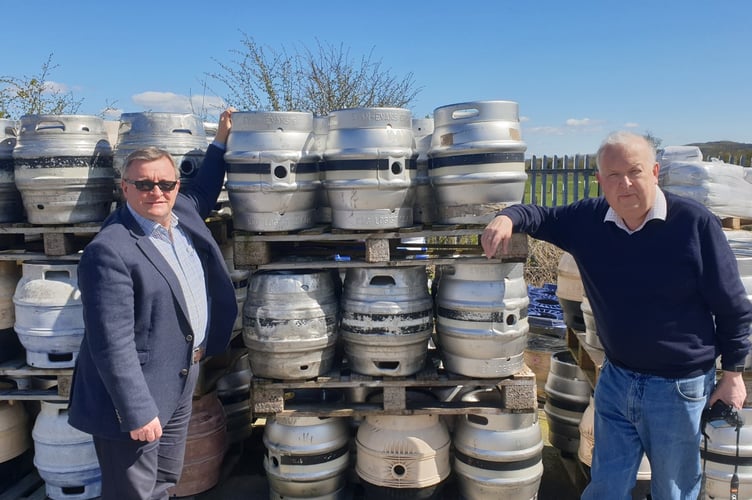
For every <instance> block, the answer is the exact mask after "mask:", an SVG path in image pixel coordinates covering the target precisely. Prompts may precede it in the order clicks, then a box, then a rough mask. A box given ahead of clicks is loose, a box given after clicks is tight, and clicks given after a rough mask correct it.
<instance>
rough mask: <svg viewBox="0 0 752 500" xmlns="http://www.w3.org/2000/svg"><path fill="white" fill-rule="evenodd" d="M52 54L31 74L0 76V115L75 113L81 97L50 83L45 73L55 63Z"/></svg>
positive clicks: (17, 116)
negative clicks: (36, 71)
mask: <svg viewBox="0 0 752 500" xmlns="http://www.w3.org/2000/svg"><path fill="white" fill-rule="evenodd" d="M52 56H53V54H50V55H49V56H48V57H47V61H45V62H44V64H42V67H41V68H40V70H39V73H38V74H37V75H35V76H30V77H29V76H23V77H17V76H0V118H11V119H18V118H20V117H21V116H23V115H26V114H52V115H61V114H75V113H77V112H78V109H79V107H80V106H81V103H83V99H75V98H74V97H73V93H72V92H70V91H67V92H66V91H64V90H62V89H60V88H57V87H55V86H53V85H51V84H50V81H49V76H50V74H51V73H52V71H53V70H54V69H56V68H57V67H58V66H57V65H56V64H52Z"/></svg>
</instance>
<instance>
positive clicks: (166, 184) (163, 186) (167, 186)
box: [125, 179, 178, 193]
mask: <svg viewBox="0 0 752 500" xmlns="http://www.w3.org/2000/svg"><path fill="white" fill-rule="evenodd" d="M125 182H127V183H128V184H133V185H134V186H136V189H138V190H139V191H143V192H145V193H148V192H150V191H151V190H152V189H154V186H159V189H160V191H162V192H163V193H169V192H170V191H172V190H173V189H175V186H177V185H178V181H159V182H154V181H132V180H130V179H125Z"/></svg>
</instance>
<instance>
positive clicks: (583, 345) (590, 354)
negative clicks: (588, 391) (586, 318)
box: [567, 328, 605, 390]
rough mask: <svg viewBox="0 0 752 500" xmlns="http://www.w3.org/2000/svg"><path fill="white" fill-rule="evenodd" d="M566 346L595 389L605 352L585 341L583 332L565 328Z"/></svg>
mask: <svg viewBox="0 0 752 500" xmlns="http://www.w3.org/2000/svg"><path fill="white" fill-rule="evenodd" d="M567 348H568V349H569V351H570V352H571V353H572V356H574V359H575V361H576V362H577V365H578V366H579V367H580V369H581V370H582V371H583V372H585V375H587V378H588V381H589V382H590V386H591V387H592V388H593V390H595V383H596V382H597V381H598V375H600V372H601V366H602V365H603V359H604V357H605V354H603V351H601V350H600V349H596V348H594V347H592V346H590V345H588V343H587V342H585V332H576V331H574V330H572V329H571V328H567Z"/></svg>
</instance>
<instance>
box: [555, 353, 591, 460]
mask: <svg viewBox="0 0 752 500" xmlns="http://www.w3.org/2000/svg"><path fill="white" fill-rule="evenodd" d="M545 391H546V404H545V406H544V408H543V410H544V412H545V413H546V419H547V420H548V440H549V442H550V443H551V444H552V445H553V446H554V447H555V448H558V449H559V450H561V451H564V452H568V453H572V454H574V453H577V450H578V448H579V445H580V428H579V425H580V420H581V419H582V414H583V413H584V412H585V409H586V408H587V406H588V403H589V401H590V396H591V395H592V389H591V388H590V382H588V379H587V376H586V375H585V372H583V371H582V369H581V368H580V367H579V366H577V363H576V362H575V360H574V358H573V357H572V354H571V353H570V352H569V351H561V352H557V353H555V354H554V355H552V356H551V370H550V371H549V373H548V377H547V378H546V387H545Z"/></svg>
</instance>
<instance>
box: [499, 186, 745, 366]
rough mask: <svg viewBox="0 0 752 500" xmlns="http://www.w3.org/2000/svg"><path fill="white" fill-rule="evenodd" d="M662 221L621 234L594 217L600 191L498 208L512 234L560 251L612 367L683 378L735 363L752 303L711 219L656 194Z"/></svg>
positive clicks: (601, 211)
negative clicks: (563, 201) (573, 266)
mask: <svg viewBox="0 0 752 500" xmlns="http://www.w3.org/2000/svg"><path fill="white" fill-rule="evenodd" d="M665 195H666V202H667V208H668V213H667V216H666V220H665V221H662V220H651V221H649V222H648V223H647V224H646V225H645V226H644V227H643V228H642V229H641V230H640V231H637V232H636V233H633V234H631V235H630V234H628V233H627V232H626V231H624V230H622V229H619V228H618V227H616V225H615V224H614V223H613V222H603V218H604V217H605V215H606V211H607V210H608V203H607V202H606V200H605V198H603V197H600V198H588V199H584V200H581V201H578V202H575V203H573V204H571V205H567V206H563V207H555V208H547V207H540V206H537V205H512V206H510V207H507V208H505V209H504V210H502V211H501V214H503V215H507V216H509V217H510V218H511V219H512V222H513V223H514V228H515V231H516V232H524V233H527V234H529V235H530V236H532V237H534V238H537V239H541V240H545V241H548V242H550V243H553V244H555V245H557V246H558V247H560V248H561V249H563V250H565V251H567V252H569V253H570V254H572V256H573V257H574V259H575V261H576V262H577V265H578V267H579V269H580V276H581V278H582V284H583V286H584V288H585V294H586V295H587V297H588V300H589V302H590V305H591V307H592V310H593V316H594V317H595V320H596V325H597V331H598V337H599V339H600V342H601V344H602V345H603V349H604V351H605V353H606V356H607V357H608V359H609V360H610V361H611V362H613V363H614V364H616V365H619V366H622V367H625V368H628V369H631V370H634V371H637V372H641V373H647V374H652V375H658V376H661V377H667V378H675V377H690V376H695V375H699V374H700V373H702V372H705V371H707V370H709V369H710V368H712V367H713V365H714V363H715V358H716V357H717V356H718V355H719V354H720V355H721V363H722V368H723V369H728V370H734V369H736V368H738V367H740V366H743V365H744V358H745V357H746V355H747V352H748V351H749V346H750V342H749V340H748V337H749V335H750V324H752V304H750V301H749V300H748V299H747V294H746V291H745V290H744V286H743V284H742V282H741V278H740V276H739V270H738V267H737V263H736V259H735V257H734V254H733V252H732V251H731V249H730V247H729V245H728V243H727V240H726V237H725V236H724V234H723V229H722V228H721V224H720V221H719V220H718V218H717V217H716V216H715V215H713V214H712V213H711V212H710V211H709V210H707V209H706V208H705V207H704V206H703V205H701V204H699V203H697V202H695V201H693V200H690V199H687V198H683V197H680V196H677V195H673V194H671V193H665Z"/></svg>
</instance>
